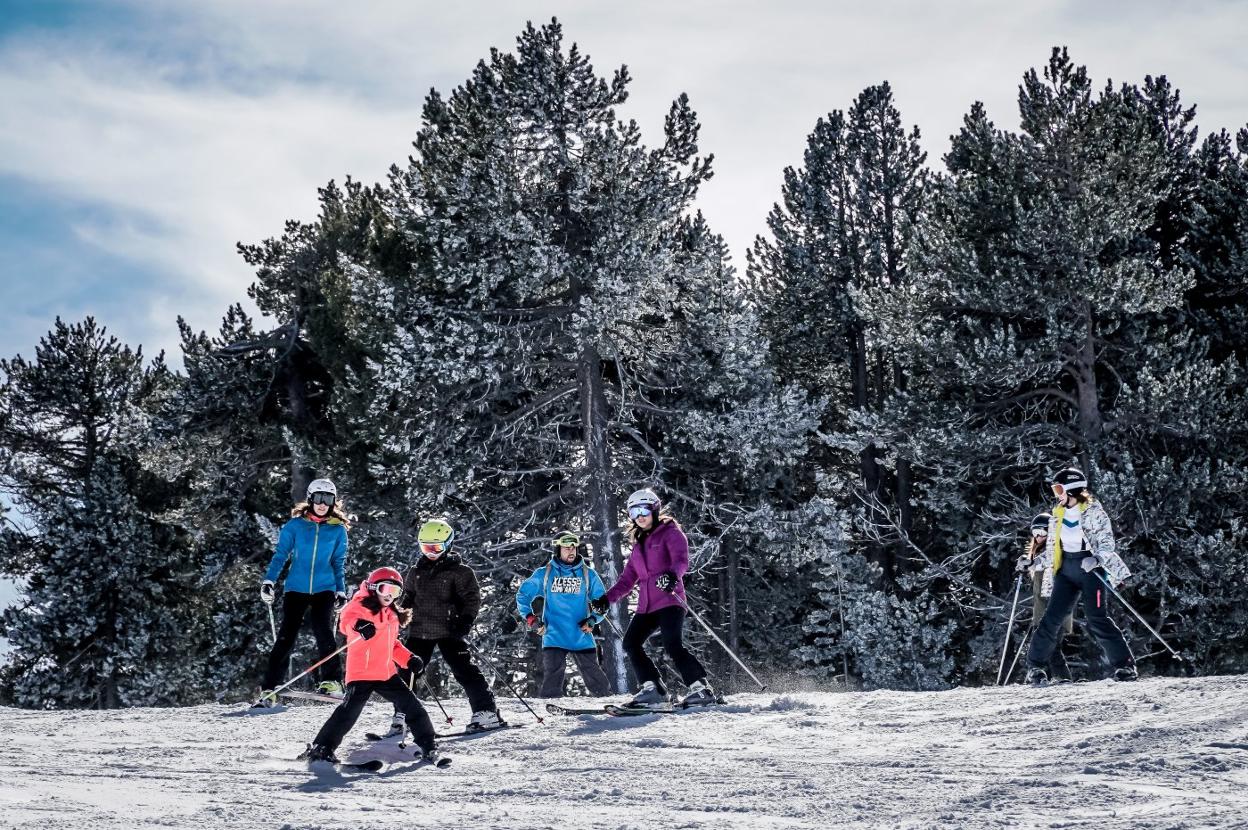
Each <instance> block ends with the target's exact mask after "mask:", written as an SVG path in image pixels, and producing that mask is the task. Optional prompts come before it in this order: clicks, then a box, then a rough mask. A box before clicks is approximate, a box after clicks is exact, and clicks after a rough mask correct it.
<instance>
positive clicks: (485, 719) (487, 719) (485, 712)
mask: <svg viewBox="0 0 1248 830" xmlns="http://www.w3.org/2000/svg"><path fill="white" fill-rule="evenodd" d="M506 725H507V721H505V720H503V719H502V718H501V717H499V715H498V710H497V709H482V710H481V711H479V712H473V713H472V720H470V721H468V725H467V726H466V727H464V731H465V732H488V731H489V730H491V729H498V728H499V727H500V726H506Z"/></svg>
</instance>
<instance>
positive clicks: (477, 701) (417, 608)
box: [386, 519, 507, 735]
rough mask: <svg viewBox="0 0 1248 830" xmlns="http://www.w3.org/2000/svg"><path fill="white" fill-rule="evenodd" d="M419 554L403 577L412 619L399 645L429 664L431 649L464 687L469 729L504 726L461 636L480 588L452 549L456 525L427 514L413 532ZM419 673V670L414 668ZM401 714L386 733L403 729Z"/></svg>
mask: <svg viewBox="0 0 1248 830" xmlns="http://www.w3.org/2000/svg"><path fill="white" fill-rule="evenodd" d="M417 542H418V543H419V544H420V556H419V557H418V558H417V561H416V564H414V565H412V566H411V567H410V568H409V569H408V571H407V576H406V577H405V578H404V580H403V596H402V598H401V599H400V600H399V604H400V605H401V606H402V607H403V608H410V609H412V621H411V625H410V626H409V628H408V630H407V640H406V641H405V643H404V645H406V646H407V648H408V649H409V650H410V651H411V652H412V653H413V654H415V655H417V656H418V657H420V659H421V660H422V661H423V662H424V663H425V664H426V665H428V663H429V659H430V658H431V657H432V656H433V650H434V648H437V649H438V651H440V652H441V653H442V659H443V660H445V661H446V665H447V666H448V667H449V668H450V670H451V674H453V675H454V676H455V679H456V680H457V681H458V682H459V685H461V686H463V687H464V691H465V692H466V693H467V695H468V702H469V704H470V705H471V706H472V720H471V721H470V722H469V724H468V726H467V730H466V731H469V732H476V731H483V730H486V729H493V728H496V727H499V726H506V725H507V724H506V723H505V722H504V721H503V719H502V718H501V717H499V714H498V706H497V705H496V704H495V702H494V693H493V692H491V691H490V686H489V684H488V683H486V681H485V675H483V674H481V670H480V669H479V668H477V666H476V665H475V664H474V663H473V662H472V655H471V654H470V653H469V651H468V644H467V642H466V641H465V638H466V637H467V636H468V632H469V631H471V630H472V624H473V622H474V621H475V620H476V619H477V614H478V613H479V612H480V611H481V588H480V586H479V585H478V584H477V575H476V574H475V573H474V572H473V570H472V568H470V567H468V565H466V564H464V562H463V560H462V559H461V558H460V557H459V555H458V554H455V553H452V552H451V546H452V545H453V544H454V542H455V530H454V529H453V528H452V527H451V526H450V525H449V524H448V523H447V522H446V521H445V520H444V519H431V520H430V521H427V522H425V523H424V524H423V525H421V527H420V532H419V534H418V535H417ZM416 674H420V672H416ZM403 726H404V723H403V718H402V716H401V713H400V712H398V711H397V710H396V712H395V715H394V718H393V719H392V720H391V723H390V729H389V731H388V732H387V733H386V734H387V735H399V734H402V732H403Z"/></svg>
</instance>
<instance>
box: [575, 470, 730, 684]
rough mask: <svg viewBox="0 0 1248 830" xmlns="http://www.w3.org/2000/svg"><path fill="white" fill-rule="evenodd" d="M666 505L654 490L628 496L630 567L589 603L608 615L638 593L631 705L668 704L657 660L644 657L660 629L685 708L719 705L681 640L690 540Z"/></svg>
mask: <svg viewBox="0 0 1248 830" xmlns="http://www.w3.org/2000/svg"><path fill="white" fill-rule="evenodd" d="M661 507H662V503H661V502H660V501H659V497H658V495H657V494H656V493H655V492H654V491H653V490H650V489H644V490H638V491H637V492H635V493H633V494H632V495H631V496H629V497H628V518H629V536H630V538H631V540H632V542H633V549H632V552H631V553H630V554H629V557H628V563H627V564H626V565H625V566H624V571H623V573H621V574H620V578H619V580H618V581H617V582H616V583H615V584H614V585H612V586H611V588H610V589H608V591H607V593H606V595H605V596H604V597H602V598H601V599H599V600H597V601H595V602H593V603H590V605H591V607H592V609H593V610H594V611H595V612H596V613H599V614H605V613H606V610H607V607H608V606H609V604H610V603H613V602H619V601H620V600H622V599H624V598H625V597H626V596H628V593H629V591H631V590H632V589H633V586H637V588H638V602H637V613H636V614H634V615H633V619H632V620H631V621H630V622H629V624H628V629H627V630H626V631H625V632H624V643H623V646H624V651H625V653H626V654H628V659H629V661H630V662H631V663H632V664H633V669H634V671H636V672H637V678H638V679H639V680H640V681H641V689H640V690H639V691H638V693H637V694H636V696H634V697H633V699H632V700H631V701H629V704H628V705H629V706H640V707H646V706H651V707H653V706H661V705H664V704H666V703H667V690H666V689H664V688H663V681H662V678H660V676H659V670H658V668H656V667H655V665H654V661H652V660H651V659H650V657H649V656H648V655H647V654H646V650H645V643H646V640H647V638H649V637H650V635H651V634H653V633H654V632H655V631H656V630H658V631H661V632H662V637H663V649H664V650H665V651H666V652H667V655H668V656H669V657H670V658H672V661H673V662H674V663H675V664H676V670H677V671H679V672H680V677H681V680H682V681H684V683H685V685H686V686H688V687H689V694H688V695H686V696H685V697H684V699H683V700H681V702H680V705H681V706H701V705H706V704H709V703H715V702H716V697H715V692H714V691H713V690H712V689H711V686H710V684H709V683H708V682H707V679H706V669H704V668H703V667H702V664H701V663H699V662H698V658H696V657H694V656H693V654H692V653H690V652H689V650H688V649H686V648H685V644H684V640H683V628H684V622H685V610H686V606H685V602H686V601H685V584H684V576H685V573H686V572H687V571H688V570H689V540H688V539H687V538H686V537H685V533H684V531H682V530H681V529H680V525H678V524H677V523H676V519H675V518H673V517H672V516H671V515H670V514H667V513H663V514H660V508H661Z"/></svg>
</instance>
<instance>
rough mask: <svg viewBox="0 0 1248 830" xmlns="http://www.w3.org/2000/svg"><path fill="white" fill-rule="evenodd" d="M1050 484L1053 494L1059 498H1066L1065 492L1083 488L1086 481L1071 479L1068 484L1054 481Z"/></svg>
mask: <svg viewBox="0 0 1248 830" xmlns="http://www.w3.org/2000/svg"><path fill="white" fill-rule="evenodd" d="M1051 486H1052V488H1053V495H1055V496H1057V497H1058V498H1059V499H1064V498H1066V494H1067V493H1069V492H1070V491H1071V490H1083V489H1085V488H1086V487H1087V486H1088V483H1087V482H1086V481H1072V482H1071V483H1070V484H1058V483H1057V482H1056V481H1055V482H1053V484H1052V485H1051Z"/></svg>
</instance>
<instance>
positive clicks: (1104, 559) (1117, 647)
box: [1027, 467, 1139, 686]
mask: <svg viewBox="0 0 1248 830" xmlns="http://www.w3.org/2000/svg"><path fill="white" fill-rule="evenodd" d="M1053 494H1054V495H1055V496H1057V499H1058V505H1057V507H1056V508H1054V510H1053V517H1052V518H1051V519H1050V520H1049V537H1048V540H1047V542H1046V544H1045V548H1044V553H1042V554H1041V555H1040V557H1039V559H1038V560H1037V563H1036V567H1037V569H1038V570H1043V572H1044V582H1043V585H1042V587H1041V593H1042V594H1043V595H1045V596H1048V597H1049V607H1048V608H1047V609H1045V612H1044V616H1043V617H1041V618H1040V624H1039V625H1038V626H1036V634H1035V636H1034V637H1033V638H1032V640H1031V648H1030V649H1028V651H1027V664H1028V666H1029V668H1028V670H1027V682H1028V683H1031V684H1032V685H1037V686H1038V685H1041V684H1043V683H1044V682H1045V681H1047V680H1048V675H1047V674H1046V673H1045V669H1044V667H1045V666H1046V665H1047V664H1048V662H1049V659H1050V658H1051V657H1052V656H1053V651H1054V649H1055V648H1056V647H1057V641H1058V638H1057V630H1058V628H1059V627H1060V626H1061V623H1062V620H1063V619H1065V618H1066V616H1067V615H1068V614H1070V613H1071V612H1072V611H1073V610H1074V608H1075V603H1076V602H1077V601H1078V600H1079V596H1080V594H1082V595H1083V610H1084V615H1085V616H1086V617H1087V623H1088V628H1089V629H1090V630H1091V631H1092V634H1093V635H1094V636H1095V637H1096V639H1097V641H1098V642H1099V643H1100V645H1101V648H1102V649H1104V651H1105V654H1106V656H1107V657H1108V658H1109V662H1110V664H1111V665H1112V666H1113V667H1114V680H1135V679H1136V678H1137V677H1138V676H1139V674H1138V672H1137V671H1136V668H1135V658H1134V657H1133V656H1132V654H1131V649H1130V647H1129V646H1128V645H1127V641H1126V639H1125V638H1124V637H1123V636H1122V632H1121V631H1120V630H1119V629H1118V626H1116V625H1114V621H1113V620H1111V619H1110V618H1109V592H1108V591H1107V590H1106V589H1105V585H1104V583H1102V582H1101V578H1102V577H1103V578H1105V579H1107V580H1108V581H1109V582H1110V584H1112V585H1114V586H1115V587H1116V586H1117V585H1119V584H1121V583H1122V582H1123V580H1125V579H1126V578H1127V577H1128V576H1130V575H1131V571H1130V570H1128V569H1127V566H1126V563H1124V562H1123V561H1122V557H1120V556H1119V555H1118V552H1117V550H1116V549H1115V544H1114V534H1113V527H1112V526H1111V525H1110V521H1109V514H1108V513H1106V512H1105V508H1104V507H1102V506H1101V504H1100V502H1098V501H1097V500H1096V499H1095V498H1094V497H1093V495H1092V493H1091V491H1089V490H1088V480H1087V477H1086V476H1085V475H1084V474H1083V471H1082V470H1078V469H1075V468H1074V467H1069V468H1067V469H1065V470H1062V471H1061V472H1059V473H1058V474H1057V475H1056V476H1054V477H1053Z"/></svg>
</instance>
